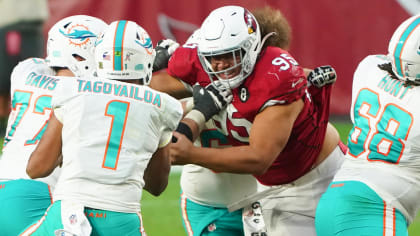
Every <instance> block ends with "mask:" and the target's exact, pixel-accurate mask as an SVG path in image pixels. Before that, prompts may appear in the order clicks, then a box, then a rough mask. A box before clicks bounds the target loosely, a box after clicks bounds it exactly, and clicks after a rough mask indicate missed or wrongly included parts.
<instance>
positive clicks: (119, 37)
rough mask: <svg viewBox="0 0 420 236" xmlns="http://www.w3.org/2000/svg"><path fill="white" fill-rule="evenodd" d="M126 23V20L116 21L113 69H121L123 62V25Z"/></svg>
mask: <svg viewBox="0 0 420 236" xmlns="http://www.w3.org/2000/svg"><path fill="white" fill-rule="evenodd" d="M126 25H127V21H126V20H121V21H119V22H118V25H117V30H116V32H115V39H114V70H119V71H121V70H122V63H123V58H122V54H123V41H124V33H125V27H126Z"/></svg>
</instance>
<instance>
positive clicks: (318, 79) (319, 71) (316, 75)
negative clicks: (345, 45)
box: [308, 65, 337, 88]
mask: <svg viewBox="0 0 420 236" xmlns="http://www.w3.org/2000/svg"><path fill="white" fill-rule="evenodd" d="M336 80H337V74H336V73H335V70H334V68H332V67H331V66H329V65H326V66H320V67H317V68H315V69H313V70H312V71H311V72H310V73H309V75H308V81H309V82H310V83H311V84H312V85H315V86H316V87H318V88H321V87H322V86H324V85H327V84H333V83H334V82H335V81H336Z"/></svg>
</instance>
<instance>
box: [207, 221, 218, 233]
mask: <svg viewBox="0 0 420 236" xmlns="http://www.w3.org/2000/svg"><path fill="white" fill-rule="evenodd" d="M207 230H208V231H209V232H213V231H215V230H216V224H215V223H211V224H209V226H207Z"/></svg>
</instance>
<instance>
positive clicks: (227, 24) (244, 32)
mask: <svg viewBox="0 0 420 236" xmlns="http://www.w3.org/2000/svg"><path fill="white" fill-rule="evenodd" d="M200 32H201V35H200V39H199V44H198V56H199V58H200V61H201V64H202V66H203V68H204V69H205V70H206V72H207V74H209V76H210V78H211V79H212V80H213V76H216V77H217V78H218V79H219V80H220V82H221V83H222V84H223V85H225V86H226V87H230V88H236V87H238V86H239V85H240V84H241V83H242V81H243V80H244V79H245V78H246V77H247V76H249V75H250V74H251V73H252V71H253V69H254V66H255V63H256V61H257V57H258V54H259V53H260V51H261V46H262V45H261V33H260V27H259V25H258V22H257V20H256V19H255V17H254V16H253V15H252V14H251V13H250V12H249V11H248V10H247V9H245V8H243V7H238V6H225V7H221V8H218V9H216V10H214V11H212V12H211V13H210V15H209V16H208V17H207V18H206V19H205V20H204V22H203V24H202V25H201V27H200ZM226 53H232V56H233V58H237V57H238V56H239V57H240V62H239V63H236V62H235V65H234V66H232V67H230V68H227V69H225V70H222V71H217V72H215V71H214V70H213V69H212V67H211V65H210V58H211V57H212V56H217V55H222V54H226ZM238 66H240V67H241V71H240V73H239V74H238V75H237V76H235V77H233V78H230V79H221V78H220V76H219V75H221V74H224V73H228V72H229V71H230V70H232V69H235V68H237V67H238Z"/></svg>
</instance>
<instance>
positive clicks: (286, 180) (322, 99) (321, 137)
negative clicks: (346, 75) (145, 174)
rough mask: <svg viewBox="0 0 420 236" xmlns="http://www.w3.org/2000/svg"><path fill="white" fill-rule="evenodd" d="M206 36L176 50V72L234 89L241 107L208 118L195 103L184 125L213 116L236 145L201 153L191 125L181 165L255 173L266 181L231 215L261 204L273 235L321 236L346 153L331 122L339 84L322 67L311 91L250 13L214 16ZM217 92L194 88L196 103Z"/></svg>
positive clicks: (179, 151)
mask: <svg viewBox="0 0 420 236" xmlns="http://www.w3.org/2000/svg"><path fill="white" fill-rule="evenodd" d="M200 32H201V33H200V39H199V43H198V47H197V48H194V49H187V48H186V47H185V46H184V47H183V48H182V49H183V50H180V49H178V50H176V51H175V52H174V54H173V55H172V57H171V60H170V63H169V67H168V72H169V74H172V75H174V76H175V77H177V78H180V79H182V80H183V82H184V83H187V84H189V85H191V86H193V85H194V84H196V83H198V84H199V85H201V87H206V86H209V84H212V85H211V86H210V88H209V89H213V88H214V87H217V88H219V89H220V90H231V92H232V94H233V101H232V103H231V104H229V105H227V108H226V109H223V110H222V111H221V113H219V114H217V115H216V116H213V117H212V116H211V115H212V114H214V112H213V111H210V110H209V112H204V113H203V112H201V114H200V113H197V112H195V108H200V109H201V111H203V110H202V107H199V106H198V105H194V106H195V107H194V108H193V110H192V111H191V112H190V113H189V114H188V115H187V116H186V119H184V122H185V123H186V124H191V121H194V122H193V123H200V122H201V121H202V120H209V119H210V118H211V117H212V121H213V122H214V125H215V126H216V127H217V128H218V130H219V131H220V132H222V133H223V134H224V135H226V136H227V137H228V140H229V141H230V142H231V143H232V145H233V147H227V148H222V149H220V148H219V149H216V148H200V147H194V146H193V145H192V143H191V141H190V140H191V139H194V138H195V137H196V136H197V132H196V131H198V130H199V129H200V128H201V127H200V128H199V129H194V128H193V129H190V130H188V126H187V127H185V126H183V128H182V129H179V130H178V131H181V133H183V134H186V135H181V134H179V133H177V132H175V134H174V136H175V137H176V138H177V139H178V141H177V142H176V143H174V144H173V145H171V157H172V158H173V161H174V163H175V164H196V165H201V166H203V167H206V168H209V169H211V170H213V171H216V172H231V173H241V174H242V173H247V174H253V175H254V176H255V177H256V178H257V180H258V186H257V191H256V193H255V194H252V195H250V196H247V197H246V198H245V199H243V200H241V201H239V202H236V203H234V204H231V207H230V209H231V210H235V209H239V208H242V207H245V206H248V205H249V204H251V203H253V202H254V201H255V200H260V202H261V205H262V213H263V216H264V221H265V223H266V225H267V227H268V234H269V235H270V234H272V235H316V234H315V228H314V216H315V208H316V204H317V202H318V199H319V198H320V196H321V194H322V193H323V192H324V191H325V189H326V188H327V186H328V184H329V183H330V181H331V180H332V177H333V175H334V173H335V172H336V170H337V169H338V167H339V166H340V165H341V162H342V157H343V155H344V152H343V149H345V148H344V147H342V145H340V144H339V143H340V142H339V136H338V133H337V131H336V130H335V128H334V127H332V126H331V125H329V123H328V116H329V98H330V93H331V83H333V82H334V81H335V79H330V77H329V76H328V73H324V72H325V71H323V70H324V69H325V68H319V69H317V70H315V71H314V72H312V75H310V76H309V77H310V80H311V82H312V84H314V85H316V86H311V87H310V88H309V89H308V82H307V79H306V77H305V74H304V72H303V69H302V68H301V67H300V66H299V65H298V63H297V62H296V61H295V60H294V59H293V57H292V56H291V55H290V54H289V53H288V52H287V51H286V50H283V49H281V48H278V47H266V48H265V49H262V48H263V45H264V42H265V40H266V37H264V38H263V39H262V38H261V34H260V28H259V25H258V22H257V21H256V19H255V17H254V16H253V15H252V14H251V13H250V12H249V11H248V10H246V9H245V8H242V7H237V6H227V7H222V8H219V9H216V10H214V11H213V12H212V13H210V15H209V16H208V17H207V18H206V20H205V21H204V23H203V24H202V26H201V27H200ZM267 37H268V36H267ZM187 50H196V52H197V54H194V53H188V52H185V51H187ZM186 61H191V62H190V63H186ZM182 65H183V67H182ZM326 70H329V68H326ZM320 72H321V73H320ZM325 74H327V76H326V77H324V76H322V75H325ZM318 86H319V87H320V88H318ZM209 89H207V90H206V89H203V88H197V87H194V90H193V94H194V99H195V101H199V100H200V99H201V98H200V97H202V95H203V94H206V93H207V92H209ZM308 91H310V93H309V92H308ZM195 101H194V102H195ZM203 114H204V115H203ZM197 121H198V122H197ZM181 123H183V122H181ZM251 126H252V129H251ZM180 127H181V126H180ZM190 128H191V126H190Z"/></svg>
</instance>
